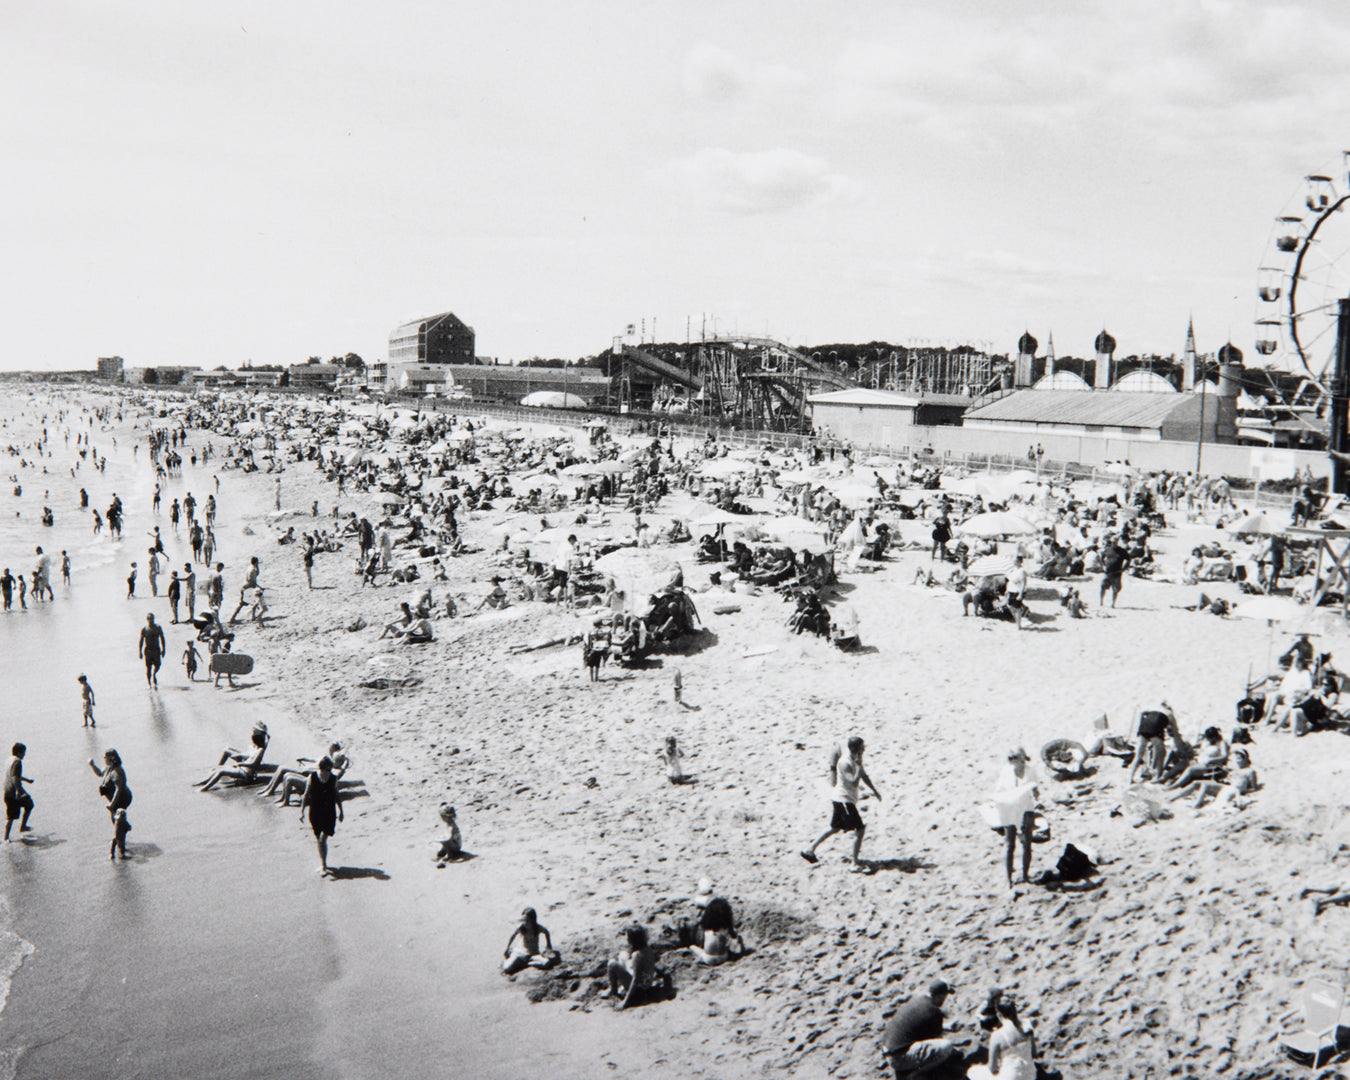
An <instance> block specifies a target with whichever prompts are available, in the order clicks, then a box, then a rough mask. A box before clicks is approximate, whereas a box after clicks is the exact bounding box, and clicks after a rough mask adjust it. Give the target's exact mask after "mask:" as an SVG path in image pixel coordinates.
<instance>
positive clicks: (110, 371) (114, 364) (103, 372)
mask: <svg viewBox="0 0 1350 1080" xmlns="http://www.w3.org/2000/svg"><path fill="white" fill-rule="evenodd" d="M122 365H123V360H122V358H121V357H120V356H100V357H99V358H98V377H99V378H100V379H102V380H103V381H104V382H121V381H122Z"/></svg>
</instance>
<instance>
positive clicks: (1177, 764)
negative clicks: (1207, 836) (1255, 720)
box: [1129, 701, 1260, 809]
mask: <svg viewBox="0 0 1350 1080" xmlns="http://www.w3.org/2000/svg"><path fill="white" fill-rule="evenodd" d="M1136 733H1137V743H1136V749H1135V755H1134V759H1133V761H1132V762H1131V765H1130V776H1129V783H1130V784H1133V783H1134V782H1135V778H1136V777H1138V778H1139V779H1140V780H1141V781H1149V782H1152V783H1154V784H1158V785H1161V787H1162V788H1163V790H1164V791H1166V792H1170V794H1169V795H1168V799H1169V800H1170V801H1172V802H1176V801H1178V800H1180V799H1185V798H1189V797H1191V796H1195V804H1194V805H1195V808H1196V809H1199V808H1200V807H1202V806H1204V805H1205V804H1206V803H1207V802H1209V801H1210V800H1211V799H1212V800H1213V801H1214V802H1215V804H1216V805H1232V806H1236V807H1237V808H1239V809H1241V808H1242V807H1243V806H1244V805H1245V804H1244V803H1243V802H1242V801H1241V800H1242V798H1243V797H1244V796H1246V795H1250V794H1252V793H1253V792H1255V791H1256V790H1257V788H1258V787H1259V786H1260V782H1259V781H1258V779H1257V776H1256V771H1255V769H1253V768H1252V763H1251V755H1250V754H1249V753H1248V751H1247V750H1246V749H1245V748H1244V747H1242V746H1237V747H1234V746H1233V743H1234V742H1243V743H1250V742H1251V735H1250V732H1248V731H1247V729H1246V728H1244V727H1241V726H1240V727H1239V728H1238V729H1237V730H1236V731H1235V732H1234V733H1233V735H1232V737H1231V738H1225V737H1224V735H1223V733H1222V732H1221V731H1220V730H1219V729H1218V728H1217V727H1215V726H1213V725H1210V726H1209V727H1207V728H1205V730H1204V732H1203V733H1202V734H1201V736H1200V738H1199V739H1198V740H1197V741H1196V742H1195V743H1194V744H1192V743H1191V742H1189V741H1188V740H1187V739H1186V738H1185V737H1184V736H1183V735H1182V734H1181V729H1180V727H1179V726H1178V724H1177V717H1176V713H1175V711H1174V710H1173V709H1172V706H1171V705H1169V704H1168V703H1167V702H1166V701H1164V702H1162V704H1161V705H1160V706H1159V707H1158V708H1157V709H1145V710H1143V711H1142V712H1141V713H1140V714H1139V720H1138V724H1137V726H1136Z"/></svg>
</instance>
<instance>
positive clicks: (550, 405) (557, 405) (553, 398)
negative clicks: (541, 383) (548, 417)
mask: <svg viewBox="0 0 1350 1080" xmlns="http://www.w3.org/2000/svg"><path fill="white" fill-rule="evenodd" d="M520 403H521V404H522V405H525V406H528V407H529V408H532V409H584V408H586V399H585V398H583V397H578V396H577V395H576V394H564V393H562V392H561V391H557V390H536V391H535V392H534V393H532V394H526V395H525V396H524V397H523V398H521V399H520Z"/></svg>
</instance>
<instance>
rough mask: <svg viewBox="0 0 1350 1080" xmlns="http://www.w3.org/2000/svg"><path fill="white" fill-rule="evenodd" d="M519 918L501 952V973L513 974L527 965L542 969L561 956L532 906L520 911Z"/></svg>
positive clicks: (554, 962)
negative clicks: (518, 941)
mask: <svg viewBox="0 0 1350 1080" xmlns="http://www.w3.org/2000/svg"><path fill="white" fill-rule="evenodd" d="M520 920H521V921H520V925H519V926H517V927H516V928H515V930H513V931H512V932H511V936H510V937H509V938H508V939H507V941H506V949H505V950H504V951H503V952H502V956H503V958H504V959H503V960H502V973H503V974H504V975H514V974H515V973H516V972H518V971H524V970H525V969H526V968H527V967H532V968H538V969H539V970H541V971H543V970H545V969H546V968H551V967H552V966H553V965H554V964H556V963H558V961H559V960H560V959H561V958H560V957H559V956H558V953H557V950H555V949H554V948H553V938H552V937H551V936H550V935H549V932H548V928H547V927H544V926H540V925H539V916H538V915H536V914H535V910H534V908H532V907H527V908H526V909H525V910H524V911H522V912H521V913H520ZM517 938H519V939H520V944H519V945H516V944H515V942H516V939H517ZM513 946H514V948H513Z"/></svg>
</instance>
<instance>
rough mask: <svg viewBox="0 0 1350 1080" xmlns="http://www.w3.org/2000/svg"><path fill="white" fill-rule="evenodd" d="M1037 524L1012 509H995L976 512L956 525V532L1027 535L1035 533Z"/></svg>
mask: <svg viewBox="0 0 1350 1080" xmlns="http://www.w3.org/2000/svg"><path fill="white" fill-rule="evenodd" d="M1035 531H1036V526H1035V525H1033V524H1032V523H1031V522H1029V521H1028V520H1027V519H1026V518H1024V517H1023V516H1022V515H1021V514H1015V513H1013V512H1012V511H1011V510H994V511H991V512H990V513H988V514H976V515H975V516H974V517H972V518H967V519H966V520H965V521H963V522H961V524H960V525H958V526H956V532H958V533H962V534H964V535H966V536H983V537H995V536H1025V535H1026V534H1027V533H1034V532H1035Z"/></svg>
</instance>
